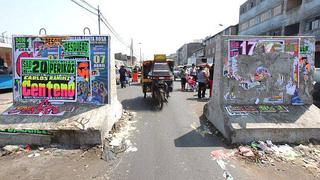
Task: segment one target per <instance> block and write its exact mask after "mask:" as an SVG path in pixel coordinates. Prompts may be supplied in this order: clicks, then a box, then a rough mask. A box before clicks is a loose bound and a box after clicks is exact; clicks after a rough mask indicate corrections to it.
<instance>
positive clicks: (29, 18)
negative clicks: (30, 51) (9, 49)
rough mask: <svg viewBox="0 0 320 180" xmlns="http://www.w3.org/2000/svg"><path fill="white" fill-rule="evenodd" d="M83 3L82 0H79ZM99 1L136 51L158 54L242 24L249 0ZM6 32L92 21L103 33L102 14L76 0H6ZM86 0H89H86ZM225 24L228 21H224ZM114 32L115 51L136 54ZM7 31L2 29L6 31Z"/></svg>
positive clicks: (1, 28) (64, 30)
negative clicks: (242, 8) (241, 10)
mask: <svg viewBox="0 0 320 180" xmlns="http://www.w3.org/2000/svg"><path fill="white" fill-rule="evenodd" d="M75 1H77V2H79V3H81V4H83V3H82V2H81V0H75ZM86 1H87V2H88V3H90V4H92V5H93V6H95V7H97V6H98V5H99V7H100V9H101V13H102V14H103V15H104V16H105V17H106V19H107V20H108V21H109V23H110V24H111V25H112V27H113V28H114V29H115V30H116V32H117V33H118V34H119V35H120V36H121V38H122V39H123V40H124V41H125V42H126V44H130V40H131V38H132V39H133V46H134V54H135V55H136V56H137V57H138V58H139V54H140V53H139V51H140V49H141V52H142V55H143V57H144V59H148V58H151V57H153V54H158V53H164V54H171V53H174V52H176V50H177V49H178V48H180V47H181V46H182V45H183V44H185V43H188V42H192V41H194V40H199V39H204V38H205V37H206V36H210V35H214V34H216V33H218V32H220V31H221V30H223V29H224V28H226V27H228V26H230V25H234V24H237V23H238V21H239V7H240V5H241V4H242V3H244V2H245V0H196V1H195V0H86ZM0 4H1V5H0V33H2V32H5V31H6V34H5V35H10V36H11V35H13V34H16V35H24V34H28V35H37V34H38V33H39V29H40V28H42V27H44V28H45V29H46V30H47V34H48V35H81V34H83V28H84V27H89V28H90V30H91V34H98V18H97V16H95V15H93V14H91V13H90V12H87V11H86V10H84V9H82V8H81V7H79V6H77V5H76V4H75V3H73V2H72V1H71V0H0ZM84 5H85V4H84ZM219 24H223V26H219ZM101 34H106V35H111V51H112V53H116V52H122V53H126V54H130V50H129V48H128V47H127V46H125V45H123V44H122V43H120V42H119V41H118V40H117V39H116V38H115V37H114V36H113V35H112V34H111V33H110V31H109V30H108V29H107V28H106V27H105V26H104V25H101ZM0 35H1V34H0Z"/></svg>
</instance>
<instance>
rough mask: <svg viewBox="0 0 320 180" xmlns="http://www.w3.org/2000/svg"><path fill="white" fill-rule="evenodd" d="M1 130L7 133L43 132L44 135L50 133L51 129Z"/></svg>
mask: <svg viewBox="0 0 320 180" xmlns="http://www.w3.org/2000/svg"><path fill="white" fill-rule="evenodd" d="M0 132H5V133H27V134H43V135H48V134H50V133H49V131H47V130H39V129H14V128H10V129H0Z"/></svg>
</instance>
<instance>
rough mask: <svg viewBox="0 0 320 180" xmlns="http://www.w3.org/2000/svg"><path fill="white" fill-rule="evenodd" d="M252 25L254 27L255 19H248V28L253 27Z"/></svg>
mask: <svg viewBox="0 0 320 180" xmlns="http://www.w3.org/2000/svg"><path fill="white" fill-rule="evenodd" d="M254 25H255V18H253V19H250V21H249V26H250V27H251V26H254Z"/></svg>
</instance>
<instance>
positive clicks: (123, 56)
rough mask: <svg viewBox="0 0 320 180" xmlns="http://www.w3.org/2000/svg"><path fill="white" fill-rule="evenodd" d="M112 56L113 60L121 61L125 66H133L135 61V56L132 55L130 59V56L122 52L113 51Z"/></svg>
mask: <svg viewBox="0 0 320 180" xmlns="http://www.w3.org/2000/svg"><path fill="white" fill-rule="evenodd" d="M114 58H115V60H118V61H122V62H123V64H124V65H126V66H134V65H135V64H136V62H137V58H136V57H135V56H132V60H131V56H128V55H126V54H122V53H115V54H114Z"/></svg>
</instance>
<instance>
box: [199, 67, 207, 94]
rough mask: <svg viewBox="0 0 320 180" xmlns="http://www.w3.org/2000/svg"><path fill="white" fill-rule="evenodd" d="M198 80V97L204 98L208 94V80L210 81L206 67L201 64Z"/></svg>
mask: <svg viewBox="0 0 320 180" xmlns="http://www.w3.org/2000/svg"><path fill="white" fill-rule="evenodd" d="M197 81H198V98H199V99H201V98H204V97H205V95H206V89H207V82H208V75H207V73H206V71H205V70H204V68H203V67H202V66H200V69H199V72H198V76H197Z"/></svg>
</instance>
